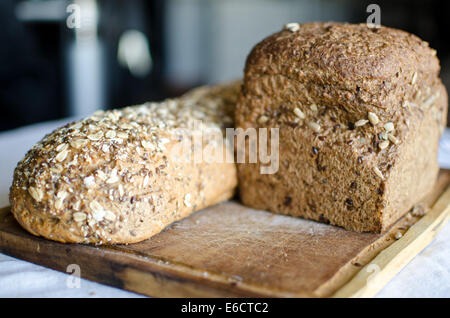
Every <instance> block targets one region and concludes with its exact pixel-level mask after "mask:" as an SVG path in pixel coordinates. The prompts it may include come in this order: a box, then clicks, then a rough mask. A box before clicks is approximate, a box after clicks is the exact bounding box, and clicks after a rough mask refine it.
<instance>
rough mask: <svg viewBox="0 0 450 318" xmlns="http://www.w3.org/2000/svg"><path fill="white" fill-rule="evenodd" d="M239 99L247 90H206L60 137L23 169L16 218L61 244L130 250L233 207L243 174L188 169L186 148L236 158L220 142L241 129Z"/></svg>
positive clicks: (221, 167) (211, 166)
mask: <svg viewBox="0 0 450 318" xmlns="http://www.w3.org/2000/svg"><path fill="white" fill-rule="evenodd" d="M239 90H240V82H235V83H232V84H228V85H222V86H216V87H203V88H199V89H196V90H194V91H192V92H190V93H188V94H186V95H184V96H182V97H181V98H179V99H171V100H167V101H164V102H161V103H147V104H144V105H140V106H133V107H128V108H124V109H121V110H112V111H107V112H102V111H100V112H97V113H95V114H94V115H93V116H91V117H89V118H86V119H84V120H81V121H78V122H74V123H71V124H68V125H66V126H64V127H62V128H59V129H57V130H56V131H54V132H52V133H51V134H49V135H47V136H46V137H45V138H44V139H42V140H41V141H40V142H39V143H38V144H36V145H35V146H34V147H33V148H32V149H31V150H30V151H29V152H28V154H27V155H26V156H25V158H24V159H23V160H22V161H20V162H19V164H18V166H17V168H16V170H15V173H14V181H13V185H12V187H11V192H10V201H11V208H12V212H13V214H14V216H15V218H16V219H17V220H18V221H19V223H20V224H21V225H22V226H23V227H24V228H25V229H27V230H28V231H29V232H31V233H32V234H35V235H41V236H43V237H46V238H48V239H52V240H56V241H60V242H81V243H96V244H102V243H111V244H112V243H132V242H138V241H141V240H144V239H147V238H149V237H151V236H152V235H154V234H157V233H159V232H160V231H161V230H163V229H164V228H165V227H166V226H167V225H168V224H170V223H172V222H174V221H177V220H180V219H182V218H184V217H186V216H188V215H189V214H191V213H192V212H194V211H196V210H199V209H202V208H204V207H206V206H209V205H212V204H215V203H217V202H220V201H222V200H226V199H229V198H230V197H231V196H232V195H233V193H234V190H235V187H236V185H237V176H236V168H235V165H234V164H233V163H232V162H230V163H227V162H226V161H225V160H222V161H221V160H209V161H206V160H202V157H197V158H199V160H197V159H196V160H190V159H189V158H187V157H189V155H190V153H184V152H182V151H183V148H184V145H186V144H183V140H185V139H186V138H190V137H191V136H192V134H198V135H200V136H202V135H203V136H202V137H201V139H200V147H204V148H206V147H208V151H209V154H210V155H211V156H213V155H217V156H218V157H217V158H219V156H221V155H225V154H226V153H227V152H228V151H232V150H230V149H229V147H227V145H226V143H220V142H217V132H218V133H219V138H220V139H221V140H223V135H222V133H223V130H224V129H225V128H226V127H232V126H233V113H234V107H235V102H236V98H237V96H238V93H239ZM210 131H213V132H216V133H209V132H210ZM202 139H203V140H202ZM221 140H219V141H221ZM181 144H183V147H180V145H181ZM187 145H189V143H187ZM193 145H197V144H196V143H195V142H193V143H192V146H193ZM189 149H190V148H189ZM200 150H203V148H200ZM193 154H195V153H193ZM182 155H185V159H183V158H182ZM191 158H193V157H191ZM211 158H213V159H214V157H211Z"/></svg>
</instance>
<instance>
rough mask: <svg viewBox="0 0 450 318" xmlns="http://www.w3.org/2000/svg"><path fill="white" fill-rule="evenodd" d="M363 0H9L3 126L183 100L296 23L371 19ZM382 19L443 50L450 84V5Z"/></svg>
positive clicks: (229, 74) (0, 24)
mask: <svg viewBox="0 0 450 318" xmlns="http://www.w3.org/2000/svg"><path fill="white" fill-rule="evenodd" d="M370 3H374V1H358V0H297V1H296V0H222V1H219V0H166V1H163V0H155V1H149V0H147V1H144V0H76V1H65V0H28V1H24V0H21V1H17V0H1V1H0V59H1V60H0V107H1V113H0V114H1V115H0V130H8V129H12V128H15V127H18V126H23V125H27V124H31V123H35V122H40V121H46V120H52V119H58V118H62V117H68V116H75V117H79V116H85V115H88V114H91V113H92V112H94V111H95V110H97V109H99V108H103V109H110V108H118V107H123V106H127V105H133V104H138V103H142V102H145V101H147V100H161V99H164V98H166V97H173V96H177V95H179V94H181V93H183V92H185V91H186V90H188V89H190V88H192V87H194V86H197V85H201V84H211V83H217V82H221V81H227V80H232V79H235V78H239V77H241V76H242V71H243V67H244V63H245V58H246V56H247V54H248V52H249V51H250V50H251V48H252V47H253V45H255V44H256V43H257V42H259V41H260V40H261V39H263V38H264V37H266V36H268V35H269V34H271V33H274V32H276V31H278V30H280V29H281V28H282V26H283V25H284V24H286V23H287V22H300V23H302V22H308V21H347V22H353V23H357V22H365V21H366V19H367V17H368V16H369V14H370V13H367V12H366V8H367V6H368V5H369V4H370ZM376 3H377V4H378V5H379V6H380V7H381V24H383V25H386V26H392V27H396V28H401V29H404V30H407V31H409V32H412V33H415V34H417V35H418V36H420V37H421V38H422V39H424V40H426V41H428V42H429V43H430V45H431V46H432V47H433V48H435V49H437V51H438V56H439V58H440V60H441V66H442V71H441V77H442V78H443V80H444V82H445V84H446V85H447V89H449V84H450V74H449V72H450V65H449V64H450V57H449V41H448V36H447V33H448V31H449V30H450V28H449V23H450V22H449V19H448V17H447V13H448V12H449V11H450V2H449V1H444V0H435V1H418V0H417V1H411V0H410V1H406V0H404V1H377V2H376Z"/></svg>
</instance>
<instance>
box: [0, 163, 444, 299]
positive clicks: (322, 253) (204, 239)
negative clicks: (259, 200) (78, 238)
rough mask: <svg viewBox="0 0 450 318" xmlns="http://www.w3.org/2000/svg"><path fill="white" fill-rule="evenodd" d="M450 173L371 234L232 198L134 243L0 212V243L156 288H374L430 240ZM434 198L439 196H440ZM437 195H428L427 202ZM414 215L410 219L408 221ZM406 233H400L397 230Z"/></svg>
mask: <svg viewBox="0 0 450 318" xmlns="http://www.w3.org/2000/svg"><path fill="white" fill-rule="evenodd" d="M449 183H450V173H449V172H448V171H443V172H441V174H440V177H439V180H438V183H437V185H436V187H435V190H434V192H433V193H432V195H430V196H429V197H428V198H427V199H426V200H424V203H425V204H427V205H429V206H431V210H430V211H429V212H428V213H427V214H426V215H425V216H424V217H421V218H417V217H413V216H411V214H410V215H409V216H407V217H404V218H403V219H402V220H400V221H399V222H398V223H397V224H396V225H395V226H394V227H393V228H392V229H391V230H390V231H389V232H388V233H385V234H370V233H357V232H352V231H346V230H344V229H341V228H338V227H334V226H331V225H325V224H320V223H316V222H313V221H307V220H303V219H298V218H293V217H289V216H282V215H275V214H272V213H268V212H264V211H257V210H253V209H250V208H246V207H244V206H242V205H240V204H239V203H238V202H235V201H229V202H225V203H222V204H219V205H216V206H214V207H211V208H208V209H206V210H203V211H200V212H197V213H195V214H193V215H192V216H190V217H189V218H187V219H185V220H182V221H180V222H177V223H175V224H173V225H171V226H170V227H168V228H167V229H166V230H164V231H163V232H162V233H160V234H158V235H156V236H154V237H153V238H151V239H149V240H147V241H144V242H141V243H137V244H130V245H117V246H102V247H96V246H88V245H80V244H61V243H56V242H52V241H49V240H46V239H43V238H39V237H35V236H32V235H30V234H28V233H27V232H25V231H24V230H22V228H21V227H20V226H19V225H18V224H17V223H16V222H15V220H14V218H13V217H12V215H11V213H10V212H9V209H8V208H5V209H2V210H1V211H0V252H2V253H5V254H8V255H11V256H14V257H17V258H21V259H24V260H27V261H30V262H33V263H36V264H40V265H43V266H46V267H50V268H53V269H56V270H59V271H62V272H66V269H67V267H68V265H70V264H77V265H79V266H80V269H81V277H83V278H86V279H89V280H93V281H96V282H99V283H103V284H107V285H111V286H115V287H119V288H123V289H126V290H130V291H134V292H138V293H142V294H145V295H150V296H160V297H185V296H194V297H197V296H200V297H223V296H268V297H303V296H307V297H329V296H337V297H348V296H366V297H367V296H372V295H374V294H376V293H377V292H378V291H379V290H380V289H381V288H382V287H383V286H384V285H385V284H386V283H387V282H388V281H389V280H390V279H392V277H393V276H394V275H395V274H396V273H397V272H398V271H400V269H401V268H402V267H404V266H405V265H406V264H407V263H408V262H409V261H410V260H411V259H412V258H413V257H414V256H415V255H417V254H418V253H419V252H420V251H421V250H422V249H423V248H424V247H425V246H426V245H428V244H429V243H430V242H431V240H432V239H433V237H434V235H435V234H436V233H437V231H438V230H439V229H440V228H441V227H442V226H443V225H444V223H445V222H446V221H447V220H448V218H449V216H450V188H449V187H448V185H449ZM436 199H437V202H436ZM433 203H434V204H433ZM411 224H414V225H412V226H411ZM398 233H402V234H403V236H402V238H400V239H398V240H396V239H395V236H396V235H397V237H398V236H399V234H398Z"/></svg>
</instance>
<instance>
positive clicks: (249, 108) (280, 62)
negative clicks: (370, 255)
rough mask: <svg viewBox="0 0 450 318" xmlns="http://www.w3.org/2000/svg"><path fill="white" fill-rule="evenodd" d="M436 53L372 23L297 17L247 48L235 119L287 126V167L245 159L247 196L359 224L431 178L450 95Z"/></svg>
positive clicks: (282, 142)
mask: <svg viewBox="0 0 450 318" xmlns="http://www.w3.org/2000/svg"><path fill="white" fill-rule="evenodd" d="M439 70H440V67H439V61H438V59H437V57H436V51H435V50H433V49H431V48H430V47H429V46H428V44H427V43H426V42H424V41H422V40H420V39H419V38H418V37H416V36H414V35H411V34H409V33H406V32H403V31H400V30H395V29H391V28H387V27H381V28H379V29H376V28H375V29H371V28H368V27H367V26H366V25H365V24H361V25H352V24H339V23H311V24H304V25H298V24H295V23H293V24H288V25H287V26H286V27H285V28H284V29H283V30H282V31H280V32H278V33H275V34H273V35H271V36H269V37H268V38H266V39H264V40H263V41H262V42H260V43H259V44H257V45H256V46H255V47H254V48H253V50H252V51H251V53H250V55H249V56H248V58H247V62H246V66H245V75H244V76H245V77H244V83H243V87H242V92H241V95H240V97H239V100H238V104H237V107H236V114H235V120H236V126H237V127H241V128H243V129H247V128H250V127H255V128H275V127H276V128H279V169H278V171H277V172H276V173H273V174H262V173H261V172H260V166H261V163H257V164H251V163H241V164H239V165H238V177H239V188H240V196H241V199H242V201H243V203H244V204H246V205H248V206H251V207H255V208H258V209H266V210H270V211H273V212H276V213H281V214H288V215H293V216H300V217H305V218H308V219H313V220H317V221H321V222H326V223H331V224H334V225H338V226H342V227H344V228H346V229H351V230H356V231H362V232H365V231H369V232H381V231H384V230H386V229H387V228H389V227H390V226H391V225H392V224H393V223H394V222H395V221H396V220H398V219H399V218H400V217H401V216H402V215H404V214H405V213H406V212H407V211H408V210H409V209H410V208H411V207H412V206H413V205H414V204H415V203H416V202H417V201H419V200H420V199H422V198H423V197H424V196H425V195H427V194H428V193H429V192H430V191H431V190H432V188H433V185H434V182H435V180H436V176H437V173H438V170H439V167H438V163H437V151H438V139H439V136H440V134H441V133H442V130H443V128H444V127H445V124H446V116H447V93H446V90H445V88H444V86H443V85H442V83H441V80H440V79H439V77H438V74H439Z"/></svg>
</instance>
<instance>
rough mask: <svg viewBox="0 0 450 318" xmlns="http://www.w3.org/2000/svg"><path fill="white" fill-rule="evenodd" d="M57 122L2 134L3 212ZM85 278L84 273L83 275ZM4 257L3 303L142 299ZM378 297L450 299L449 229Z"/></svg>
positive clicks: (449, 139) (0, 259) (448, 160)
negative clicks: (15, 180)
mask: <svg viewBox="0 0 450 318" xmlns="http://www.w3.org/2000/svg"><path fill="white" fill-rule="evenodd" d="M65 122H67V120H64V121H55V122H48V123H42V124H37V125H32V126H28V127H24V128H20V129H16V130H12V131H8V132H3V133H0V150H1V153H0V207H2V206H7V205H9V203H8V192H9V186H10V185H11V180H12V173H13V170H14V167H15V166H16V164H17V162H18V161H19V160H20V159H21V158H22V157H23V156H24V154H25V152H26V151H27V150H28V149H29V148H30V147H31V146H32V145H33V144H34V143H36V142H37V141H38V140H40V139H41V138H42V137H43V136H44V134H46V133H48V132H49V131H51V130H53V129H54V128H56V127H58V126H60V125H62V124H63V123H65ZM439 162H440V164H441V166H442V167H446V168H450V131H446V132H445V133H444V136H443V138H442V140H441V149H440V156H439ZM81 277H83V273H82V272H81ZM71 282H73V279H72V277H71V276H70V275H68V274H64V273H60V272H57V271H54V270H51V269H47V268H44V267H42V266H38V265H34V264H32V263H28V262H25V261H21V260H18V259H15V258H12V257H9V256H6V255H4V254H0V297H139V295H137V294H134V293H130V292H126V291H123V290H120V289H117V288H112V287H109V286H104V285H101V284H97V283H94V282H90V281H88V280H84V279H82V280H81V282H80V286H79V287H80V288H69V287H74V286H73V284H71ZM378 297H450V223H449V224H447V225H446V226H445V227H444V228H443V229H442V231H441V232H440V233H439V234H438V235H437V237H436V239H435V240H434V241H433V242H432V243H431V244H430V245H429V246H428V247H427V248H426V249H425V250H424V251H422V253H420V254H419V255H417V256H416V257H415V258H414V259H413V260H412V261H411V262H410V263H409V264H408V265H407V266H406V267H405V268H404V269H403V270H402V271H401V272H400V273H399V274H398V275H397V276H396V277H395V278H394V279H393V280H392V281H391V282H390V283H389V284H388V285H387V286H386V287H385V288H384V289H383V290H382V291H381V292H380V293H379V294H378Z"/></svg>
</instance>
